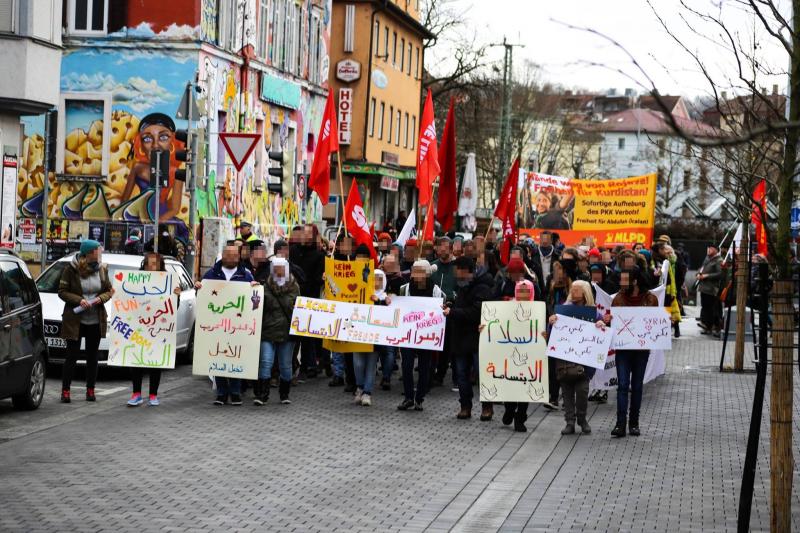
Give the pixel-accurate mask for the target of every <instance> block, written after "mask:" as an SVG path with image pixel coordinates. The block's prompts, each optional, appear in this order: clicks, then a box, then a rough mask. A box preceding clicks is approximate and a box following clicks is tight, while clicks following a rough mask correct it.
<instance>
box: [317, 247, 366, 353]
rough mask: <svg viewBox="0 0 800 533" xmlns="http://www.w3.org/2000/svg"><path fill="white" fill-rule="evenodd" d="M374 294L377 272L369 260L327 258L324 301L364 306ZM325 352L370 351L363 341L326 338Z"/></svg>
mask: <svg viewBox="0 0 800 533" xmlns="http://www.w3.org/2000/svg"><path fill="white" fill-rule="evenodd" d="M374 292H375V269H374V264H373V263H372V261H370V260H366V259H360V260H356V261H337V260H335V259H333V258H331V257H326V258H325V299H326V300H334V301H337V302H348V303H356V304H365V303H367V302H369V299H370V297H371V296H372V294H373V293H374ZM323 347H325V349H327V350H330V351H332V352H344V353H348V352H371V351H372V345H371V344H365V343H363V342H361V343H359V342H339V341H334V340H331V339H325V342H324V343H323Z"/></svg>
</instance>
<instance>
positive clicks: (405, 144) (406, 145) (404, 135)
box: [403, 113, 408, 148]
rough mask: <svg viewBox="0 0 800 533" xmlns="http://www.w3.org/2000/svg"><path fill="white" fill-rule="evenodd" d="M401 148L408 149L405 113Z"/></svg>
mask: <svg viewBox="0 0 800 533" xmlns="http://www.w3.org/2000/svg"><path fill="white" fill-rule="evenodd" d="M403 131H404V132H405V133H403V148H408V113H406V121H405V127H404V128H403Z"/></svg>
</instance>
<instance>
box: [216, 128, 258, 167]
mask: <svg viewBox="0 0 800 533" xmlns="http://www.w3.org/2000/svg"><path fill="white" fill-rule="evenodd" d="M260 139H261V134H260V133H220V134H219V140H221V141H222V144H223V146H225V151H226V152H228V155H229V156H230V158H231V160H232V161H233V166H234V167H236V171H237V172H239V171H240V170H242V167H244V164H245V163H246V162H247V159H248V158H249V157H250V154H252V153H253V150H255V149H256V146H257V145H258V141H259V140H260Z"/></svg>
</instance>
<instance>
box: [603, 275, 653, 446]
mask: <svg viewBox="0 0 800 533" xmlns="http://www.w3.org/2000/svg"><path fill="white" fill-rule="evenodd" d="M619 280H620V287H621V289H620V291H619V293H617V295H616V296H615V297H614V299H613V300H612V302H611V306H612V308H613V307H658V306H659V305H658V298H656V296H655V295H654V294H653V293H651V292H650V291H648V290H647V286H648V283H647V280H646V278H645V275H644V273H643V272H642V271H641V270H640V269H639V267H636V266H634V267H631V268H627V269H625V270H623V271H622V273H621V274H620V277H619ZM612 319H613V316H612ZM612 327H613V328H614V331H615V334H617V335H618V334H619V333H618V332H619V331H620V329H624V328H625V327H626V326H625V324H617V323H612ZM649 358H650V350H628V349H623V350H617V354H616V359H617V425H616V426H614V429H613V431H611V434H612V435H613V436H615V437H624V436H625V423H626V421H627V422H628V423H629V431H630V434H631V435H633V436H639V435H640V431H639V411H640V410H641V407H642V387H643V386H644V373H645V370H646V369H647V360H648V359H649ZM628 391H630V393H631V398H630V418H627V417H628Z"/></svg>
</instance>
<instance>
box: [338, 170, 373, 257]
mask: <svg viewBox="0 0 800 533" xmlns="http://www.w3.org/2000/svg"><path fill="white" fill-rule="evenodd" d="M344 216H345V221H346V224H345V225H346V226H347V231H349V232H350V235H352V236H353V240H354V241H355V242H356V244H364V245H366V247H367V248H369V255H370V256H372V258H373V259H377V258H378V254H377V253H376V252H375V246H374V245H373V244H372V234H371V233H370V230H369V223H367V215H366V213H364V204H362V203H361V194H359V192H358V183H357V182H356V180H355V179H353V183H352V184H351V185H350V192H349V193H348V195H347V203H346V204H345V206H344Z"/></svg>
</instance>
